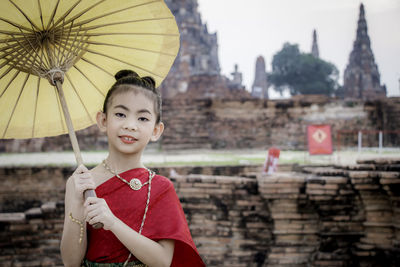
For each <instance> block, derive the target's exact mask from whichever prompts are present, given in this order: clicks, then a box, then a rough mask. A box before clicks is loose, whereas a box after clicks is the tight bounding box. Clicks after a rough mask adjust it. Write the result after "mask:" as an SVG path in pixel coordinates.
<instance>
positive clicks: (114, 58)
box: [86, 49, 163, 78]
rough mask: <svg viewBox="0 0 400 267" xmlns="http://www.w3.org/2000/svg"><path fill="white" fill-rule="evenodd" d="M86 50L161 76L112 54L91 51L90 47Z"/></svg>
mask: <svg viewBox="0 0 400 267" xmlns="http://www.w3.org/2000/svg"><path fill="white" fill-rule="evenodd" d="M86 52H88V53H92V54H95V55H99V56H103V57H106V58H109V59H112V60H115V61H118V62H120V63H124V64H126V65H129V66H131V67H134V68H137V69H139V70H142V71H145V72H147V73H149V74H151V75H154V76H157V77H159V78H163V77H162V76H161V75H160V74H157V73H154V72H152V71H150V70H148V69H145V68H142V67H140V66H137V65H134V64H132V63H129V62H127V61H124V60H121V59H118V58H116V57H112V56H110V55H106V54H103V53H100V52H96V51H93V50H91V49H87V50H86Z"/></svg>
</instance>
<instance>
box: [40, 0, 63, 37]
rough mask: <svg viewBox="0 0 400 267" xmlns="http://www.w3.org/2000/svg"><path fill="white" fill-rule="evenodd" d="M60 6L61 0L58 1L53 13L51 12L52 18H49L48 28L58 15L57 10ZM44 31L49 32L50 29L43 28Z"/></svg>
mask: <svg viewBox="0 0 400 267" xmlns="http://www.w3.org/2000/svg"><path fill="white" fill-rule="evenodd" d="M38 1H40V0H38ZM59 4H60V0H58V1H57V3H56V5H55V6H54V8H53V11H52V12H51V16H50V18H49V21H48V22H47V27H48V26H50V24H51V22H53V20H54V16H55V15H56V13H57V9H58V5H59ZM43 29H45V30H48V28H45V27H44V26H43Z"/></svg>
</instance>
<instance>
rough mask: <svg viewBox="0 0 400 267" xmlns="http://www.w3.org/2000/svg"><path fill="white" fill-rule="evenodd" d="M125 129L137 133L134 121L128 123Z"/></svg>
mask: <svg viewBox="0 0 400 267" xmlns="http://www.w3.org/2000/svg"><path fill="white" fill-rule="evenodd" d="M124 128H125V129H126V130H129V131H137V123H136V122H133V121H127V122H126V124H125V125H124Z"/></svg>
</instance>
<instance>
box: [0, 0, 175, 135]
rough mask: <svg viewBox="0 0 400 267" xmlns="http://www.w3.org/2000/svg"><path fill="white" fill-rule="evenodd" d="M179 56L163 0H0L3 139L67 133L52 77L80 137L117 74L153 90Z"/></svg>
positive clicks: (0, 129) (0, 128)
mask: <svg viewBox="0 0 400 267" xmlns="http://www.w3.org/2000/svg"><path fill="white" fill-rule="evenodd" d="M178 50H179V31H178V27H177V25H176V22H175V18H174V16H173V15H172V13H171V12H170V10H169V9H168V7H167V6H166V4H165V3H164V1H161V0H159V1H150V0H97V1H93V0H2V1H1V2H0V138H2V139H7V138H33V137H45V136H55V135H60V134H64V133H67V132H68V127H67V123H66V118H65V117H64V113H63V108H62V106H63V103H62V101H63V100H62V99H61V98H60V95H59V92H58V90H57V88H58V87H56V83H55V82H54V79H55V78H57V79H58V80H59V81H60V82H61V83H62V90H61V91H63V92H64V95H65V102H66V105H67V106H68V109H69V113H70V117H71V121H72V124H73V128H74V129H76V130H79V129H83V128H86V127H88V126H90V125H92V124H94V123H95V116H96V113H97V112H98V111H99V110H101V106H102V103H103V100H104V97H105V95H106V93H107V90H108V89H109V88H110V87H111V85H112V84H113V83H114V81H115V80H114V74H115V72H116V71H118V70H120V69H132V70H134V71H136V72H137V73H138V74H139V75H141V76H142V75H150V76H152V77H153V78H154V79H155V80H156V85H157V86H158V85H160V83H161V82H162V81H163V79H164V78H165V77H166V75H167V74H168V71H169V69H170V67H171V66H172V64H173V62H174V60H175V57H176V55H177V53H178ZM61 93H62V92H61Z"/></svg>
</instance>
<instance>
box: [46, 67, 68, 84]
mask: <svg viewBox="0 0 400 267" xmlns="http://www.w3.org/2000/svg"><path fill="white" fill-rule="evenodd" d="M64 74H65V73H64V71H62V70H61V69H59V68H54V69H51V70H49V71H48V72H47V73H46V75H45V77H46V78H47V80H49V83H50V84H51V85H53V86H56V82H60V83H61V84H63V83H64Z"/></svg>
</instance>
